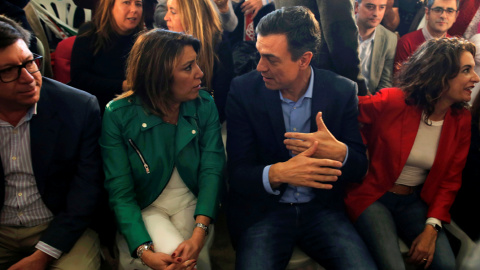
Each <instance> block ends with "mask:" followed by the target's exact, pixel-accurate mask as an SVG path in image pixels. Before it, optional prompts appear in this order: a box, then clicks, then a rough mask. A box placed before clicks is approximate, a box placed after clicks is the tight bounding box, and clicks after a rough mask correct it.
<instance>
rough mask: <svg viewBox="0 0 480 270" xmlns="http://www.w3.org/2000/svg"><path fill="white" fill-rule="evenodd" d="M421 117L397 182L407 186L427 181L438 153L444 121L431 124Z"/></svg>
mask: <svg viewBox="0 0 480 270" xmlns="http://www.w3.org/2000/svg"><path fill="white" fill-rule="evenodd" d="M423 117H424V116H423V114H422V118H421V119H420V126H419V128H418V132H417V136H416V137H415V142H414V143H413V147H412V150H411V151H410V155H409V156H408V159H407V163H406V164H405V167H403V170H402V172H401V174H400V176H399V177H398V179H397V181H396V182H395V184H400V185H405V186H418V185H421V184H423V183H424V182H425V179H426V178H427V174H428V171H429V170H430V169H431V168H432V165H433V162H434V160H435V155H436V154H437V148H438V142H439V140H440V133H441V132H442V126H443V120H442V121H431V123H432V125H431V126H429V125H427V124H426V123H425V122H424V121H423Z"/></svg>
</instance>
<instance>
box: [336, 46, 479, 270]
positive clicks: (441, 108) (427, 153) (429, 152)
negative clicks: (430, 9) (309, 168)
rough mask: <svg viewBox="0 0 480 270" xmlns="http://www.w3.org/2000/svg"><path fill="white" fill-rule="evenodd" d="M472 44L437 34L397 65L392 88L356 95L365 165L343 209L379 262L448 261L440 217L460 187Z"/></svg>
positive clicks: (433, 264)
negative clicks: (405, 251) (405, 250)
mask: <svg viewBox="0 0 480 270" xmlns="http://www.w3.org/2000/svg"><path fill="white" fill-rule="evenodd" d="M474 55H475V45H474V44H472V43H470V42H467V41H464V40H462V39H456V38H454V39H448V38H443V39H439V40H431V41H428V42H426V43H425V44H423V45H422V46H421V47H420V48H419V49H418V50H417V51H416V52H415V53H414V54H413V55H412V57H411V58H410V59H409V61H408V63H407V64H405V65H404V66H403V67H402V70H401V72H400V74H399V77H398V81H399V83H398V85H399V88H388V89H383V90H381V91H380V92H379V93H377V94H376V95H374V96H362V97H359V105H358V107H359V113H360V114H359V121H360V122H361V123H362V124H363V127H362V135H363V137H364V141H365V143H366V144H367V147H368V153H369V157H370V167H369V171H368V173H367V175H366V176H365V178H364V180H363V183H362V184H354V185H352V186H351V187H350V188H349V189H348V191H347V194H346V198H345V203H346V206H347V211H348V213H349V215H350V217H351V218H352V220H354V221H355V225H356V227H357V229H358V230H359V232H360V234H361V235H362V237H363V238H364V240H365V242H366V243H367V245H368V246H369V248H370V251H371V252H372V255H373V256H374V258H375V260H376V262H377V265H378V267H379V269H389V270H390V269H405V265H404V263H403V258H402V255H401V253H400V250H399V247H398V243H397V235H398V236H399V237H400V238H402V239H403V240H404V241H405V242H406V243H407V244H410V245H411V248H410V251H409V257H410V258H409V260H410V261H411V262H412V263H415V264H421V265H423V266H424V267H425V268H427V267H430V268H429V269H454V268H455V258H454V255H453V252H452V250H451V248H450V245H449V243H448V239H447V238H446V236H445V233H444V232H443V231H442V230H441V226H442V223H449V222H450V214H449V209H450V206H451V205H452V203H453V200H454V199H455V195H456V193H457V191H458V189H459V188H460V184H461V174H462V169H463V167H464V165H465V160H466V157H467V153H468V148H469V144H470V120H471V116H470V112H469V111H468V110H467V109H466V107H467V102H468V101H469V100H470V98H471V97H470V95H471V89H472V88H473V86H474V84H475V83H477V82H478V81H479V77H478V75H477V74H476V73H475V72H474V71H473V66H475V62H474V58H473V56H474Z"/></svg>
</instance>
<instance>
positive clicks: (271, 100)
mask: <svg viewBox="0 0 480 270" xmlns="http://www.w3.org/2000/svg"><path fill="white" fill-rule="evenodd" d="M260 92H261V96H262V99H263V104H260V106H262V105H263V106H265V107H266V109H267V113H268V117H269V120H270V123H271V125H272V128H273V134H274V137H275V141H276V142H277V144H278V145H279V149H282V152H284V154H286V155H287V156H288V150H287V148H286V147H285V144H284V143H283V140H285V136H284V134H285V132H286V130H285V121H284V120H283V111H282V104H281V101H280V94H279V93H278V91H275V90H270V89H267V88H266V87H265V85H262V87H261V89H260Z"/></svg>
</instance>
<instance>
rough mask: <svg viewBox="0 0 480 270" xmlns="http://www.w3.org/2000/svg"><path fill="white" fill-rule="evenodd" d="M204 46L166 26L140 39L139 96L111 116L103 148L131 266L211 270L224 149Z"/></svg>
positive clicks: (131, 76)
mask: <svg viewBox="0 0 480 270" xmlns="http://www.w3.org/2000/svg"><path fill="white" fill-rule="evenodd" d="M189 1H190V0H189ZM200 46H201V45H200V42H199V41H198V40H197V39H194V38H193V37H192V36H189V35H185V34H182V33H177V32H171V31H167V30H160V29H155V30H152V31H150V32H147V33H145V34H143V35H141V36H140V37H139V38H138V40H137V41H136V43H135V45H134V46H133V48H132V52H131V54H130V56H129V59H128V67H127V82H128V86H129V89H131V90H128V91H126V92H125V93H123V94H122V95H121V96H119V97H118V98H116V99H115V100H114V101H113V102H111V103H109V104H108V106H107V108H106V110H105V114H104V118H103V129H102V135H101V138H100V146H101V148H102V156H103V161H104V171H105V176H106V180H105V187H106V188H107V190H108V191H109V194H110V196H109V200H110V206H111V207H112V208H113V210H114V212H115V215H116V219H117V222H118V224H119V232H120V233H121V236H119V237H117V243H118V247H119V250H120V265H121V267H122V268H124V269H132V268H135V269H149V268H148V267H150V268H153V269H165V268H167V267H168V266H169V267H170V268H168V269H172V268H173V269H193V267H194V266H195V265H197V266H198V269H210V261H209V256H208V249H209V246H210V244H211V242H212V229H213V227H211V226H209V225H210V224H211V222H212V221H213V220H214V219H215V217H216V213H217V209H218V206H219V201H220V195H221V191H222V186H223V170H224V166H225V152H224V147H223V143H222V139H221V133H220V130H221V126H220V123H219V121H218V114H217V110H216V108H215V105H214V102H213V100H212V97H211V96H210V95H209V94H208V93H207V92H206V91H203V90H201V89H200V84H201V79H202V77H203V72H202V70H201V69H200V67H199V66H198V65H197V59H198V58H197V52H200ZM209 232H210V234H209ZM207 236H208V237H207ZM199 254H200V255H199ZM131 256H133V257H137V258H139V260H134V261H132V258H131ZM142 263H144V264H146V266H144V265H142Z"/></svg>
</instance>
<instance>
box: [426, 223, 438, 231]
mask: <svg viewBox="0 0 480 270" xmlns="http://www.w3.org/2000/svg"><path fill="white" fill-rule="evenodd" d="M427 225H430V226H432V227H433V228H434V229H435V231H437V232H440V231H441V230H442V226H440V225H438V224H435V223H427Z"/></svg>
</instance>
